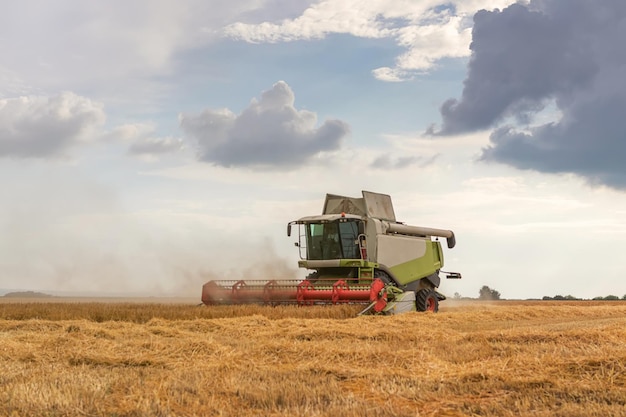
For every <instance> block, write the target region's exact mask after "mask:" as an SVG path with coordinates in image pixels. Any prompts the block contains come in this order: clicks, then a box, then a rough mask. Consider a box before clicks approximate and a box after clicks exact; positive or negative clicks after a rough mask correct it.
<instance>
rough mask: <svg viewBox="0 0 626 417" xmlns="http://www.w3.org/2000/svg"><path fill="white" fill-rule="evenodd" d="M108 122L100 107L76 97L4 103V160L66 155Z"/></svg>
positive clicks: (0, 105) (0, 109) (0, 117)
mask: <svg viewBox="0 0 626 417" xmlns="http://www.w3.org/2000/svg"><path fill="white" fill-rule="evenodd" d="M104 119H105V115H104V111H103V110H102V106H101V105H100V104H98V103H94V102H92V101H91V100H89V99H87V98H84V97H80V96H77V95H75V94H73V93H63V94H61V95H59V96H56V97H20V98H12V99H4V100H0V156H12V157H22V158H28V157H34V158H46V157H53V156H62V155H65V153H66V151H67V150H68V149H69V148H71V147H72V146H74V145H76V144H78V143H80V142H83V141H85V140H86V134H87V133H88V132H90V131H92V130H93V129H94V128H97V127H99V126H100V125H102V124H103V123H104Z"/></svg>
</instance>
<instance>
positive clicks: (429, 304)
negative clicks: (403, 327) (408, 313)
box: [415, 288, 439, 313]
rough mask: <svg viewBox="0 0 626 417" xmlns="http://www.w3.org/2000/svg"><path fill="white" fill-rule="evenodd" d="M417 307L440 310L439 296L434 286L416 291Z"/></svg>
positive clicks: (419, 309) (426, 309)
mask: <svg viewBox="0 0 626 417" xmlns="http://www.w3.org/2000/svg"><path fill="white" fill-rule="evenodd" d="M415 308H416V310H417V311H432V312H433V313H436V312H437V311H439V298H437V293H436V292H435V290H433V289H432V288H422V289H421V290H419V291H418V292H416V293H415Z"/></svg>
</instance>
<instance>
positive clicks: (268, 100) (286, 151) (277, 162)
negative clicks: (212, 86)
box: [180, 81, 349, 168]
mask: <svg viewBox="0 0 626 417" xmlns="http://www.w3.org/2000/svg"><path fill="white" fill-rule="evenodd" d="M294 103H295V96H294V93H293V91H292V90H291V88H290V87H289V85H287V83H285V82H284V81H279V82H277V83H276V84H274V86H273V87H272V88H271V89H270V90H267V91H265V92H263V94H262V95H261V99H260V100H256V99H253V100H252V102H251V103H250V105H249V106H248V107H247V108H246V109H245V110H244V111H243V112H242V113H241V114H239V115H236V114H234V113H233V112H231V111H230V110H228V109H221V110H205V111H203V112H202V113H200V114H197V115H190V114H182V115H181V116H180V124H181V127H182V129H183V130H184V132H185V134H186V135H187V136H188V137H189V138H191V139H193V140H195V141H196V143H197V145H198V151H199V155H198V157H199V159H200V160H202V161H205V162H210V163H214V164H217V165H222V166H226V167H229V166H256V167H271V168H293V167H295V166H298V165H299V164H302V163H305V162H307V161H309V160H310V159H311V158H312V157H314V156H315V155H318V154H320V153H321V152H328V151H335V150H337V149H338V148H339V147H340V145H341V140H342V139H343V137H344V136H345V135H347V133H348V131H349V127H348V125H347V124H346V123H344V122H342V121H340V120H326V121H325V122H324V123H323V124H322V125H321V126H319V127H317V126H316V125H317V115H316V114H315V113H313V112H311V111H308V110H298V109H296V108H295V107H294Z"/></svg>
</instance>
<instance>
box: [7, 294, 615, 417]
mask: <svg viewBox="0 0 626 417" xmlns="http://www.w3.org/2000/svg"><path fill="white" fill-rule="evenodd" d="M358 311H359V308H357V307H353V306H337V307H309V308H298V307H294V306H287V307H264V306H216V307H205V306H200V307H199V306H196V305H194V303H187V302H186V303H180V302H176V300H168V301H167V302H159V300H158V299H156V300H150V302H147V301H146V300H116V301H113V300H107V301H106V302H102V301H98V300H80V299H73V300H50V299H45V300H39V301H33V300H14V299H13V300H8V299H2V300H1V301H0V387H2V389H0V416H5V415H8V416H10V415H15V416H27V415H28V416H30V415H32V416H35V415H37V416H85V415H87V416H233V417H235V416H348V417H350V416H355V417H356V416H546V417H548V416H568V417H569V416H603V417H605V416H626V302H622V301H615V302H613V301H600V302H595V301H579V302H574V301H562V302H559V301H549V302H548V301H523V302H521V301H520V302H517V301H501V302H493V303H488V304H483V303H478V302H463V303H460V302H455V301H454V300H449V301H446V302H444V303H442V308H441V311H440V313H438V314H431V313H428V314H427V313H407V314H403V315H398V316H390V317H381V316H362V317H355V315H356V312H358Z"/></svg>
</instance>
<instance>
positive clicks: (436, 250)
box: [389, 241, 443, 285]
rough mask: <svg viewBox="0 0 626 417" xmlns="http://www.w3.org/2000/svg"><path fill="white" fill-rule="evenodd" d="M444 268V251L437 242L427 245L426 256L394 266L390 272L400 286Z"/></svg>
mask: <svg viewBox="0 0 626 417" xmlns="http://www.w3.org/2000/svg"><path fill="white" fill-rule="evenodd" d="M442 266H443V251H442V250H441V244H440V243H439V242H437V241H432V242H427V243H426V253H425V254H424V256H422V257H420V258H417V259H413V260H411V261H408V262H404V263H402V264H399V265H394V266H392V267H390V268H389V270H390V271H391V273H392V274H393V275H394V276H395V278H396V280H397V281H398V284H401V285H407V284H410V283H411V282H414V281H417V280H419V279H422V278H425V277H427V276H429V275H432V274H434V273H435V272H437V271H438V270H439V269H441V267H442Z"/></svg>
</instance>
